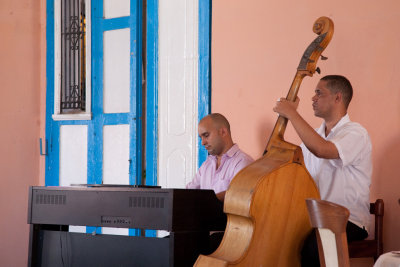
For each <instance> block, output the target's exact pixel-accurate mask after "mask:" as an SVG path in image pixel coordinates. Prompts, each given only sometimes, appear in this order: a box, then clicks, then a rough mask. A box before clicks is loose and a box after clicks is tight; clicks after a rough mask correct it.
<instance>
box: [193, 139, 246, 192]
mask: <svg viewBox="0 0 400 267" xmlns="http://www.w3.org/2000/svg"><path fill="white" fill-rule="evenodd" d="M253 161H254V160H253V159H252V158H251V157H250V156H249V155H247V154H246V153H244V152H243V151H241V150H240V149H239V146H238V145H236V144H235V145H233V146H232V147H231V148H230V149H229V150H228V151H227V152H226V153H225V154H224V155H222V158H221V165H220V166H219V168H218V169H217V157H216V156H213V155H209V156H208V157H207V159H206V161H205V162H204V163H203V164H202V165H201V166H200V168H199V170H198V172H197V173H196V175H195V176H194V178H193V180H192V181H191V182H190V183H188V184H187V185H186V188H187V189H213V190H214V192H215V193H216V194H217V193H219V192H222V191H226V190H227V189H228V186H229V184H230V182H231V181H232V179H233V177H235V175H236V174H237V173H238V172H239V171H240V170H241V169H243V168H244V167H246V166H247V165H249V164H250V163H252V162H253Z"/></svg>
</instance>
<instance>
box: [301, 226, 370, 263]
mask: <svg viewBox="0 0 400 267" xmlns="http://www.w3.org/2000/svg"><path fill="white" fill-rule="evenodd" d="M346 234H347V242H348V243H350V242H352V241H357V240H364V239H365V238H367V237H368V232H367V231H366V230H365V229H363V228H360V227H358V226H357V225H355V224H354V223H352V222H348V223H347V226H346ZM301 266H302V267H319V266H320V264H319V256H318V244H317V236H316V233H315V230H313V231H312V232H311V233H310V235H309V236H308V237H307V238H306V240H305V241H304V245H303V248H302V250H301Z"/></svg>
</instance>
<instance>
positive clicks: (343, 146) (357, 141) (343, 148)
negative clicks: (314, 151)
mask: <svg viewBox="0 0 400 267" xmlns="http://www.w3.org/2000/svg"><path fill="white" fill-rule="evenodd" d="M368 140H369V138H368V134H367V133H366V132H364V131H361V130H360V129H353V130H351V131H347V132H344V133H342V134H340V135H338V136H336V137H335V138H333V139H332V140H330V141H331V142H332V143H334V144H335V146H336V148H337V150H338V153H339V157H340V161H338V160H335V161H334V162H335V163H339V162H341V165H342V166H347V165H351V164H353V163H354V162H355V161H356V160H357V159H358V158H359V156H360V153H361V151H363V149H364V148H365V146H368V144H369V142H368ZM336 165H337V164H336Z"/></svg>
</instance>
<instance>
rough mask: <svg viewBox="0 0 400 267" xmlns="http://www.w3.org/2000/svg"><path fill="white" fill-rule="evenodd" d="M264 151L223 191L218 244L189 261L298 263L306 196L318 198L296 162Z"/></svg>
mask: <svg viewBox="0 0 400 267" xmlns="http://www.w3.org/2000/svg"><path fill="white" fill-rule="evenodd" d="M294 154H296V155H295V157H294V160H289V161H286V162H285V161H283V160H281V159H273V158H271V157H268V156H267V155H266V156H264V157H262V158H261V159H259V160H257V161H255V162H254V163H253V164H251V165H249V166H248V167H246V168H245V169H243V170H242V171H241V172H239V173H238V174H237V176H236V177H235V178H234V179H233V180H232V183H231V186H230V188H229V190H228V191H227V192H226V196H225V206H224V212H225V213H226V214H228V222H227V228H226V231H225V234H224V238H223V240H222V242H221V244H220V246H219V247H218V249H217V250H216V251H215V252H214V253H213V254H211V255H209V256H204V255H200V257H199V258H198V260H197V262H196V264H195V266H246V267H247V266H287V267H289V266H290V267H295V266H300V254H299V252H300V249H301V246H302V244H303V241H304V239H305V237H306V236H307V235H308V233H309V232H310V230H311V226H310V223H309V219H308V214H307V207H306V203H305V199H306V198H319V193H318V189H317V187H316V185H315V183H314V180H313V179H312V178H311V176H310V175H309V173H308V171H307V169H306V168H305V166H304V165H303V164H302V163H301V161H302V157H301V150H300V148H298V149H296V151H294Z"/></svg>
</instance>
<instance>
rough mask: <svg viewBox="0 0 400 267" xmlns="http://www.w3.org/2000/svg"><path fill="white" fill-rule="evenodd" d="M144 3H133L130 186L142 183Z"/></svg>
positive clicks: (136, 1)
mask: <svg viewBox="0 0 400 267" xmlns="http://www.w3.org/2000/svg"><path fill="white" fill-rule="evenodd" d="M142 2H143V1H141V0H133V1H131V22H132V23H131V24H130V25H131V28H130V29H131V80H130V82H131V94H132V96H133V97H131V103H130V115H131V116H130V118H131V124H130V125H131V126H130V132H131V142H130V159H131V160H132V161H131V162H132V163H131V166H130V177H129V180H130V184H141V183H142V182H141V177H142V157H141V155H142V145H141V144H142V26H141V25H142ZM133 3H135V4H133ZM132 25H135V26H132Z"/></svg>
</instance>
